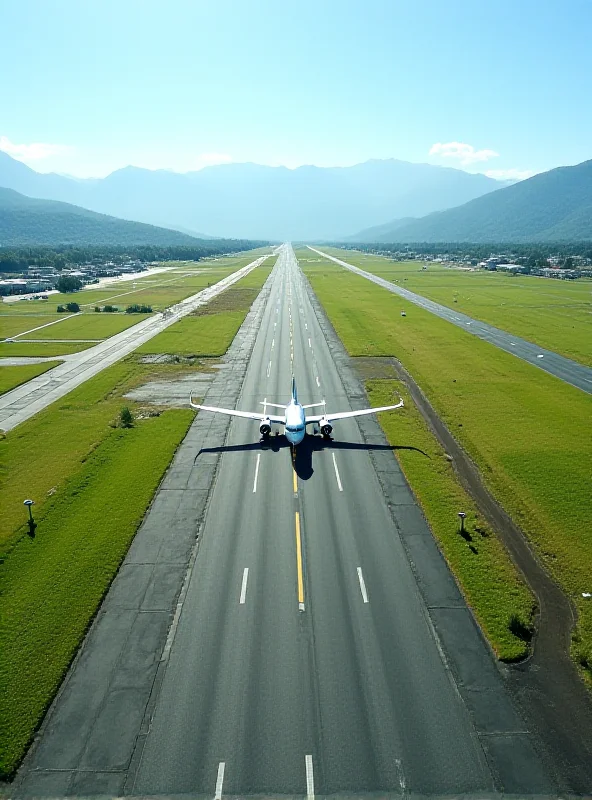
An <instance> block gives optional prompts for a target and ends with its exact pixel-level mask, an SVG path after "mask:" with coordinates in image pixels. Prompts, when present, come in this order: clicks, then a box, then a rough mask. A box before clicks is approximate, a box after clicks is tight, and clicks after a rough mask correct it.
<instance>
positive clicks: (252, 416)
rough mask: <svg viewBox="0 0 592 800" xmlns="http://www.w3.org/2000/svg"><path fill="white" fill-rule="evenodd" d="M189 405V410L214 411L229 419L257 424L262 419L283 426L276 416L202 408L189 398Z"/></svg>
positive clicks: (208, 407)
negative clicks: (239, 419)
mask: <svg viewBox="0 0 592 800" xmlns="http://www.w3.org/2000/svg"><path fill="white" fill-rule="evenodd" d="M189 405H190V406H191V408H196V409H198V410H201V411H214V412H216V413H218V414H228V415H229V416H231V417H243V418H244V419H255V420H257V421H258V422H263V420H264V419H269V421H270V422H275V423H277V424H281V425H283V424H284V423H285V421H286V420H285V418H284V417H280V416H279V415H278V414H263V413H262V412H261V411H237V410H236V409H233V408H217V407H216V406H202V405H199V404H198V403H194V402H193V401H192V400H191V398H189Z"/></svg>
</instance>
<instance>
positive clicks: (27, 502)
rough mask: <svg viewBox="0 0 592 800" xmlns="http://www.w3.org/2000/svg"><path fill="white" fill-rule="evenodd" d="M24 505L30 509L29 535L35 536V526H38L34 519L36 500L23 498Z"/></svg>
mask: <svg viewBox="0 0 592 800" xmlns="http://www.w3.org/2000/svg"><path fill="white" fill-rule="evenodd" d="M23 505H24V506H27V508H28V509H29V520H28V522H29V536H35V528H36V527H37V523H36V522H35V520H34V519H33V506H34V505H35V501H34V500H23Z"/></svg>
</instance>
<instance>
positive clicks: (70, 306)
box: [66, 303, 80, 314]
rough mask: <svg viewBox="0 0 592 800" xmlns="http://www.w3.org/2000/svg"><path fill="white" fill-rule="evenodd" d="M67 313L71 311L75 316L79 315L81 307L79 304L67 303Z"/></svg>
mask: <svg viewBox="0 0 592 800" xmlns="http://www.w3.org/2000/svg"><path fill="white" fill-rule="evenodd" d="M66 311H71V312H72V313H73V314H78V312H79V311H80V306H79V305H78V303H66Z"/></svg>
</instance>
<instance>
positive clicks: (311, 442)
mask: <svg viewBox="0 0 592 800" xmlns="http://www.w3.org/2000/svg"><path fill="white" fill-rule="evenodd" d="M289 448H290V443H289V442H288V440H287V439H286V437H285V436H284V435H283V434H280V435H279V436H270V437H269V439H267V440H263V439H262V440H261V441H259V442H252V443H249V444H231V445H225V446H222V447H204V448H202V449H201V450H200V451H199V453H198V454H197V455H196V456H195V461H194V463H195V462H196V461H197V459H198V458H199V456H200V455H201V454H202V453H239V452H240V453H243V452H249V451H253V452H261V450H273V452H274V453H277V452H279V451H280V450H289ZM323 450H366V451H370V450H415V452H416V453H421V455H422V456H425V457H426V458H430V456H429V455H428V454H427V453H425V452H424V451H423V450H420V449H419V448H418V447H411V446H406V445H394V446H393V447H391V445H388V444H361V443H360V442H341V441H335V440H334V439H324V438H323V437H322V436H312V435H311V434H309V433H307V434H306V436H305V437H304V439H303V440H302V442H301V443H300V444H299V445H298V447H297V448H296V457H295V459H294V469H295V470H296V474H297V475H298V477H299V478H300V479H301V480H303V481H307V480H309V479H310V478H311V477H312V475H313V473H314V469H313V453H320V452H322V451H323Z"/></svg>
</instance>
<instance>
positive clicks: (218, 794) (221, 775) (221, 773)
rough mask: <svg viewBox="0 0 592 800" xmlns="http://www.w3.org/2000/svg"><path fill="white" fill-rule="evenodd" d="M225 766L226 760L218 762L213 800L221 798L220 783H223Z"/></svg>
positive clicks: (220, 799)
mask: <svg viewBox="0 0 592 800" xmlns="http://www.w3.org/2000/svg"><path fill="white" fill-rule="evenodd" d="M225 768H226V762H225V761H221V762H220V763H219V764H218V777H217V778H216V793H215V794H214V800H222V785H223V783H224V770H225Z"/></svg>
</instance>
